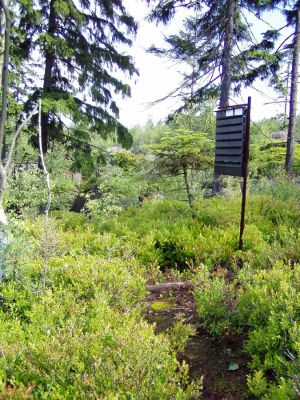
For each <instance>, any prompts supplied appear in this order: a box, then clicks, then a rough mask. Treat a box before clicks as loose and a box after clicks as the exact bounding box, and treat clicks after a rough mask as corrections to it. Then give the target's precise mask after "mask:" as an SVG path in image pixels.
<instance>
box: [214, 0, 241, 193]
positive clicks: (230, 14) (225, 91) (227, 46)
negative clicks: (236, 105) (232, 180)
mask: <svg viewBox="0 0 300 400" xmlns="http://www.w3.org/2000/svg"><path fill="white" fill-rule="evenodd" d="M235 11H236V0H228V1H227V13H226V29H225V37H224V48H223V54H222V60H221V68H222V74H221V88H220V103H219V107H220V108H223V107H227V106H229V96H230V89H231V81H232V73H231V64H232V50H233V30H234V24H235V18H234V17H235ZM220 193H222V175H216V174H215V175H214V182H213V194H220Z"/></svg>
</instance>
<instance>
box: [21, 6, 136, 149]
mask: <svg viewBox="0 0 300 400" xmlns="http://www.w3.org/2000/svg"><path fill="white" fill-rule="evenodd" d="M13 10H14V12H15V15H16V18H15V22H14V25H15V28H14V32H15V33H16V34H15V37H14V39H15V41H16V42H17V41H19V46H18V49H16V51H15V52H16V54H18V55H19V58H20V59H22V61H23V65H26V67H27V70H26V83H25V86H26V91H27V92H29V93H30V96H29V98H28V102H27V105H28V107H29V108H30V104H31V102H33V101H36V98H37V97H39V96H42V100H43V113H42V130H43V151H44V152H46V151H47V147H48V143H49V140H52V139H61V138H62V136H61V135H62V133H63V129H64V126H65V125H68V122H67V118H69V119H70V120H71V121H72V123H73V124H76V125H77V127H80V126H83V127H84V128H85V132H86V128H88V129H89V130H90V131H91V132H92V131H93V132H96V133H98V134H100V135H101V136H102V137H105V136H106V135H107V134H109V132H112V131H113V132H114V133H117V136H118V138H119V140H120V141H121V142H123V144H125V145H126V144H127V145H130V143H131V136H130V134H129V133H128V131H127V129H126V128H125V127H124V126H123V125H122V124H120V123H119V122H118V120H117V118H118V107H117V104H116V102H115V99H114V96H115V95H116V94H121V95H123V96H127V95H130V87H129V86H128V84H126V83H123V82H122V81H121V80H120V79H119V74H118V71H124V72H125V73H127V74H128V75H129V76H132V75H133V74H134V73H136V72H137V71H136V69H135V67H134V65H133V62H132V60H131V57H129V56H128V55H126V54H124V53H123V52H121V51H118V50H117V49H116V44H117V43H119V44H121V46H122V47H123V48H124V45H125V46H128V45H129V46H130V45H131V40H130V38H129V37H128V35H131V34H134V33H135V32H136V29H137V25H136V23H135V21H134V19H133V18H132V17H131V16H130V15H128V14H127V12H126V9H125V8H124V6H123V2H122V0H109V1H107V0H94V1H92V2H90V1H87V0H81V1H73V0H67V1H63V0H38V1H33V0H27V1H24V0H14V3H13ZM21 97H22V100H23V99H24V95H22V96H21ZM76 132H77V133H78V132H80V129H77V130H76Z"/></svg>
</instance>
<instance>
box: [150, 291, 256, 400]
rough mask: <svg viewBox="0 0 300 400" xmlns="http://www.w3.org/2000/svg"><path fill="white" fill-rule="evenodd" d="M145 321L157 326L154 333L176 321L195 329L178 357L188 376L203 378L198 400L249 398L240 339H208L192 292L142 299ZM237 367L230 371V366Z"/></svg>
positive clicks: (240, 399) (228, 336) (235, 337)
mask: <svg viewBox="0 0 300 400" xmlns="http://www.w3.org/2000/svg"><path fill="white" fill-rule="evenodd" d="M144 301H145V304H146V309H145V318H146V319H147V320H148V321H149V322H151V323H155V324H156V332H157V333H160V332H163V331H164V330H165V329H167V328H169V327H171V326H172V325H173V324H174V322H175V321H176V320H177V318H182V319H183V320H184V321H185V322H186V323H189V324H191V325H192V326H193V327H195V328H196V332H197V333H196V335H195V336H192V337H190V338H189V340H188V342H187V345H186V348H185V351H184V353H182V354H179V355H178V359H179V361H182V360H185V361H186V362H187V364H188V365H189V368H190V376H191V377H192V378H196V379H202V382H203V389H202V395H201V397H199V399H206V400H243V399H248V400H249V399H252V397H250V396H249V393H248V391H247V385H246V380H247V374H248V373H249V371H248V369H247V363H248V361H249V360H248V358H247V356H246V354H245V353H244V352H243V348H242V347H243V337H241V336H239V335H236V334H228V335H225V336H221V337H214V336H211V335H210V334H209V333H208V332H207V331H206V330H205V329H204V328H203V327H202V326H201V323H200V321H199V319H198V317H197V314H196V307H195V302H194V297H193V294H192V291H191V289H186V288H185V289H183V288H181V289H179V290H175V291H172V292H171V291H169V292H163V293H151V294H149V295H147V296H146V297H145V298H144ZM230 365H231V366H233V365H234V366H235V368H237V369H236V370H234V371H230V370H229V366H230Z"/></svg>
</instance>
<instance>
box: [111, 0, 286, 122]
mask: <svg viewBox="0 0 300 400" xmlns="http://www.w3.org/2000/svg"><path fill="white" fill-rule="evenodd" d="M124 4H125V6H126V8H127V10H128V12H129V13H130V14H131V15H132V16H133V17H134V18H135V19H136V20H137V21H138V24H139V30H138V33H137V36H136V38H135V39H134V41H133V46H132V47H131V48H130V50H129V51H128V50H127V51H128V52H129V53H130V54H131V55H132V56H133V58H134V60H135V63H136V66H137V68H138V70H139V76H137V77H134V78H133V79H132V80H131V81H130V86H131V91H132V95H131V98H126V99H122V98H119V100H118V105H119V108H120V122H122V123H123V124H124V125H125V126H127V127H132V126H135V125H144V124H146V122H147V121H148V120H149V119H152V120H153V121H154V122H157V121H159V120H163V119H165V118H166V117H167V116H168V114H169V113H170V112H172V111H174V110H175V109H176V108H177V107H178V106H179V104H180V103H179V101H178V100H175V99H168V100H166V101H164V102H161V103H159V104H157V105H155V106H152V107H150V104H151V103H152V102H154V101H155V100H157V99H160V98H162V97H165V96H166V95H167V94H168V93H169V92H170V91H171V90H172V89H174V88H175V87H176V85H178V84H179V82H180V80H181V75H180V71H179V66H178V65H174V64H172V63H171V62H170V61H168V60H167V59H165V58H163V57H157V56H154V55H152V54H149V53H147V51H146V50H147V49H148V48H149V47H150V46H151V45H153V44H155V45H156V46H161V47H163V45H164V36H167V35H168V34H170V33H176V32H178V30H179V29H180V27H181V25H182V20H183V18H184V17H186V16H187V15H188V14H187V11H185V12H181V13H180V15H178V16H177V17H176V18H175V19H174V20H173V21H172V23H171V24H170V25H169V26H167V27H166V26H164V25H162V24H160V25H158V26H157V25H156V24H155V23H150V22H149V21H147V20H145V17H146V15H147V13H148V8H147V6H146V5H145V3H144V1H137V0H125V2H124ZM268 20H269V21H271V24H272V26H275V27H280V26H282V25H284V19H283V17H282V16H281V15H280V14H279V13H278V12H274V13H272V15H270V16H269V17H268ZM251 22H252V23H253V27H252V29H253V31H254V32H255V35H257V37H259V34H260V32H261V31H263V30H265V28H266V25H265V24H263V23H257V22H254V18H252V17H251V16H250V23H251ZM255 87H256V89H257V90H254V89H243V90H242V93H241V96H240V97H235V98H234V99H233V100H234V101H236V102H238V103H246V102H247V97H248V96H251V97H252V113H251V115H252V119H253V120H255V121H257V120H260V119H262V118H264V117H270V116H274V115H276V114H278V113H282V112H283V107H284V106H283V104H282V103H279V104H266V103H270V102H273V101H276V100H277V98H278V94H276V93H275V92H274V91H273V90H272V89H271V88H269V87H268V86H267V85H266V84H265V83H264V82H261V81H258V82H257V83H256V85H255ZM259 92H263V93H264V94H263V95H262V94H260V93H259ZM232 104H234V103H232Z"/></svg>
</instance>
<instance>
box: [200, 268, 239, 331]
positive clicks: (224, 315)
mask: <svg viewBox="0 0 300 400" xmlns="http://www.w3.org/2000/svg"><path fill="white" fill-rule="evenodd" d="M200 282H201V285H199V289H198V290H196V291H195V292H194V296H195V301H196V306H197V314H198V316H199V317H200V318H201V320H202V321H203V325H204V326H205V327H207V328H208V329H209V331H210V332H212V333H213V334H221V333H224V331H225V330H226V329H227V328H228V327H229V325H230V317H231V310H230V306H231V302H232V300H233V297H234V292H233V289H232V288H231V287H230V285H228V284H226V282H225V281H224V278H222V277H215V278H211V277H209V276H207V274H204V275H203V276H202V277H201V280H200Z"/></svg>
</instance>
